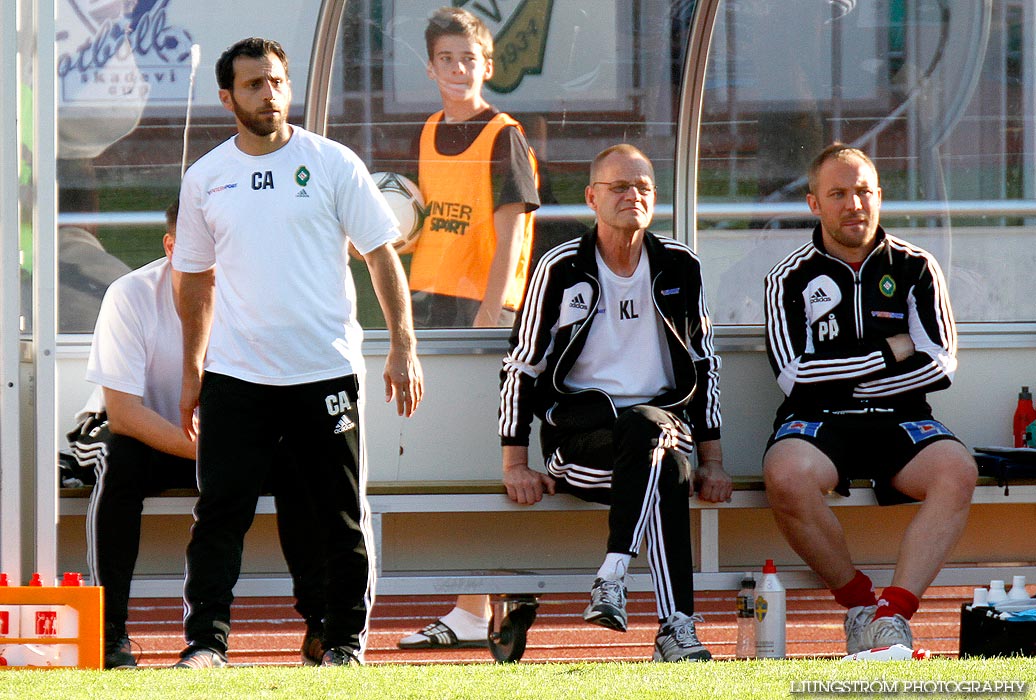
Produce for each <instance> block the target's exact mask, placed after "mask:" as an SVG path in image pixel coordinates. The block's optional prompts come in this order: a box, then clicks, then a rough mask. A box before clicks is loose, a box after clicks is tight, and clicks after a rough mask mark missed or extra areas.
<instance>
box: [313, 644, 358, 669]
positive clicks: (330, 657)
mask: <svg viewBox="0 0 1036 700" xmlns="http://www.w3.org/2000/svg"><path fill="white" fill-rule="evenodd" d="M356 654H357V652H356V650H355V649H353V648H352V647H331V648H330V649H328V650H327V651H325V652H324V658H323V661H322V662H321V663H320V665H321V666H363V662H362V661H360V659H359V657H358V656H357V655H356Z"/></svg>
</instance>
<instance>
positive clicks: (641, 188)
mask: <svg viewBox="0 0 1036 700" xmlns="http://www.w3.org/2000/svg"><path fill="white" fill-rule="evenodd" d="M590 184H591V185H604V186H605V187H607V188H608V191H609V192H611V193H612V194H626V193H627V192H628V191H629V189H630V188H631V187H633V188H635V189H636V190H637V192H638V193H639V194H640V195H641V196H644V197H647V196H648V195H649V194H651V193H652V192H654V191H655V186H654V185H652V184H647V183H643V182H626V181H625V180H613V181H612V182H591V183H590Z"/></svg>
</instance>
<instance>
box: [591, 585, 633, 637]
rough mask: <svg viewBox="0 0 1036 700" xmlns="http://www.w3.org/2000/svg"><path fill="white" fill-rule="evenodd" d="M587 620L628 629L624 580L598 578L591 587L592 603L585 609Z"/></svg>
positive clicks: (604, 625)
mask: <svg viewBox="0 0 1036 700" xmlns="http://www.w3.org/2000/svg"><path fill="white" fill-rule="evenodd" d="M583 619H584V620H586V621H587V622H589V623H591V624H594V625H600V626H601V627H607V628H608V629H613V630H616V631H617V632H625V631H626V587H625V586H624V585H622V581H609V580H607V579H602V578H599V579H596V580H595V581H594V585H593V588H591V589H590V604H589V605H587V606H586V610H585V611H583Z"/></svg>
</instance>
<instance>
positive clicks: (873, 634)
mask: <svg viewBox="0 0 1036 700" xmlns="http://www.w3.org/2000/svg"><path fill="white" fill-rule="evenodd" d="M863 643H864V649H877V648H879V647H890V646H892V645H893V644H902V645H903V646H905V647H906V648H908V649H913V648H914V635H913V634H912V633H911V632H910V623H909V622H908V621H907V619H906V618H905V617H903V616H902V615H890V616H889V617H879V618H877V619H876V620H872V621H871V623H870V624H869V625H867V629H866V630H864V633H863Z"/></svg>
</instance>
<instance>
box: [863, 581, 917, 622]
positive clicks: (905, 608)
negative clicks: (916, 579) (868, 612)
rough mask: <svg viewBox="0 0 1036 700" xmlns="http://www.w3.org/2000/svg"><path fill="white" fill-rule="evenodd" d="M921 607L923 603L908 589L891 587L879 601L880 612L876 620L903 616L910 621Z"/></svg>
mask: <svg viewBox="0 0 1036 700" xmlns="http://www.w3.org/2000/svg"><path fill="white" fill-rule="evenodd" d="M920 606H921V601H920V600H918V598H917V596H916V595H914V594H913V593H911V592H910V591H908V590H907V589H905V588H898V587H896V586H889V587H888V588H886V589H885V590H883V591H882V592H881V598H880V599H878V611H877V612H876V613H874V619H875V620H876V619H878V618H879V617H892V616H893V615H902V616H903V617H905V618H906V619H908V620H909V619H910V618H912V617H913V616H914V613H915V612H917V609H918V608H919V607H920Z"/></svg>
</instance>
